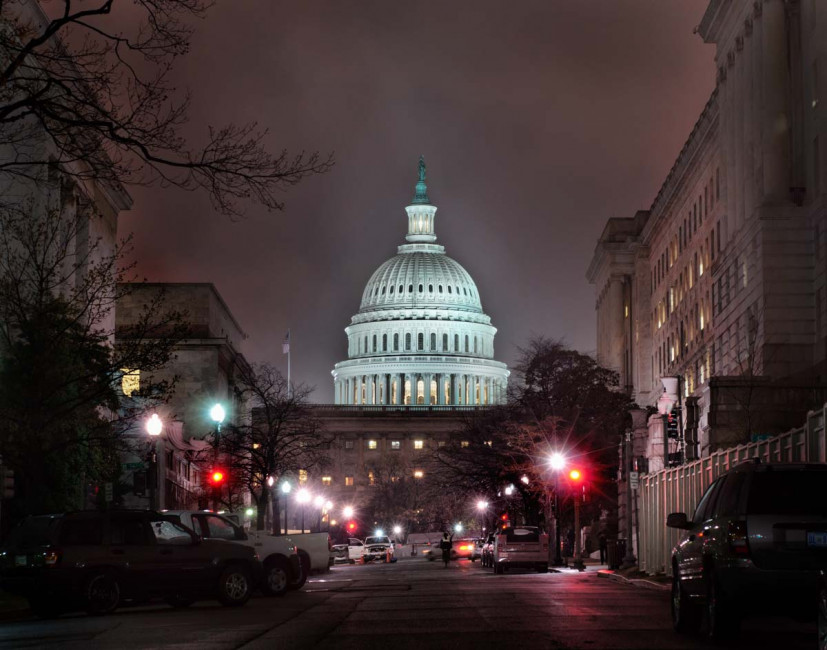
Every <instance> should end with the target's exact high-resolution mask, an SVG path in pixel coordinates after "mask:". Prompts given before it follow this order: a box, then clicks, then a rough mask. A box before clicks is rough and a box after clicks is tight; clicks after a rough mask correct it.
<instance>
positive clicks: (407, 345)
mask: <svg viewBox="0 0 827 650" xmlns="http://www.w3.org/2000/svg"><path fill="white" fill-rule="evenodd" d="M405 349H406V350H410V349H411V333H410V332H408V333H407V334H405Z"/></svg>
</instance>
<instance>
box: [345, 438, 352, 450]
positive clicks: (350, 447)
mask: <svg viewBox="0 0 827 650" xmlns="http://www.w3.org/2000/svg"><path fill="white" fill-rule="evenodd" d="M345 449H353V440H345Z"/></svg>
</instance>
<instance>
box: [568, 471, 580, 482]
mask: <svg viewBox="0 0 827 650" xmlns="http://www.w3.org/2000/svg"><path fill="white" fill-rule="evenodd" d="M569 478H570V479H571V480H572V481H579V480H580V479H582V478H583V475H582V474H581V473H580V470H579V469H573V470H571V471H570V472H569Z"/></svg>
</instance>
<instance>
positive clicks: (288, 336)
mask: <svg viewBox="0 0 827 650" xmlns="http://www.w3.org/2000/svg"><path fill="white" fill-rule="evenodd" d="M291 338H292V337H291V336H290V328H289V327H288V328H287V341H288V343H287V397H292V395H293V386H292V384H291V383H290V352H291V350H290V348H291V347H292V346H291V345H290V343H292V341H291V340H290V339H291Z"/></svg>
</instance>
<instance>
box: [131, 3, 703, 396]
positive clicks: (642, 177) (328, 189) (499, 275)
mask: <svg viewBox="0 0 827 650" xmlns="http://www.w3.org/2000/svg"><path fill="white" fill-rule="evenodd" d="M706 5H707V2H706V1H705V0H649V1H643V0H600V1H598V0H567V1H565V2H564V1H551V0H538V1H517V2H502V1H501V0H500V1H495V0H462V1H458V0H450V1H449V0H419V1H418V2H403V1H401V0H392V1H389V0H374V1H368V0H352V1H350V2H342V1H341V0H301V1H299V0H296V1H294V2H280V1H276V0H267V1H262V0H232V1H231V2H219V3H218V6H216V7H215V8H214V9H213V10H212V11H211V12H210V14H209V15H208V17H207V18H206V19H204V20H203V21H199V22H198V24H197V25H196V27H197V31H196V34H195V36H194V38H193V43H192V45H193V47H192V51H191V53H190V54H189V55H188V56H186V57H185V58H183V59H181V60H180V62H179V64H178V66H177V68H176V79H177V80H179V83H180V86H181V88H182V89H183V88H184V87H189V88H190V90H191V92H192V100H193V110H192V112H191V122H190V125H189V127H188V128H187V130H186V133H185V135H186V136H187V137H188V138H190V139H191V141H193V142H197V141H198V140H199V138H203V137H204V135H205V133H206V127H207V125H215V126H220V125H222V124H224V123H226V122H239V123H240V122H247V121H256V122H258V123H259V124H260V125H261V126H262V127H266V128H268V129H269V131H270V135H269V137H268V144H269V145H270V146H271V147H272V149H273V150H275V151H279V150H281V149H282V148H287V149H288V150H289V151H291V152H298V151H300V150H302V149H304V150H308V151H314V150H319V151H320V152H323V153H328V152H333V153H334V154H335V159H336V165H335V167H334V168H333V170H332V171H331V172H329V173H328V174H325V175H323V176H317V177H313V178H309V179H307V180H305V181H304V182H302V184H301V185H299V186H297V187H295V188H292V189H290V190H289V191H287V192H285V194H284V196H283V199H284V201H285V204H286V207H285V210H284V212H274V213H267V212H266V211H265V210H263V209H259V208H253V209H251V210H249V211H248V213H247V215H246V217H245V218H244V219H242V220H239V221H231V220H230V219H228V218H227V217H224V216H222V215H220V214H217V213H215V212H214V211H213V210H212V209H211V206H210V203H209V200H208V199H207V197H206V196H205V195H204V194H199V193H187V192H181V191H177V190H169V189H161V188H132V189H130V192H131V194H132V195H133V197H134V199H135V206H134V209H133V210H132V211H131V212H130V213H126V214H125V215H124V216H123V217H122V219H121V222H120V230H121V233H122V234H127V233H129V232H134V235H135V255H136V258H137V261H138V272H139V273H140V274H141V276H144V277H146V278H147V279H149V280H151V281H155V282H213V283H214V284H215V285H216V287H217V288H218V290H219V292H220V293H221V295H222V296H223V298H224V300H225V301H226V303H227V304H228V306H229V307H230V309H231V310H232V312H233V314H234V315H235V317H236V319H237V320H238V321H239V322H240V323H241V325H242V327H243V328H244V330H245V331H246V333H247V334H248V336H249V338H248V340H247V341H246V343H245V348H244V350H243V351H244V353H245V355H246V356H247V358H248V359H249V360H250V361H270V362H274V363H276V364H278V365H279V366H280V367H282V368H283V369H286V357H285V356H283V355H282V353H281V342H282V339H283V337H284V333H285V331H286V330H287V328H288V327H289V328H291V330H292V334H293V346H292V352H293V354H292V379H293V381H294V382H304V383H306V384H309V385H311V386H315V387H316V391H315V392H314V394H313V397H312V399H313V401H316V402H332V400H333V385H332V380H331V376H330V370H331V369H332V367H333V364H334V363H336V362H337V361H340V360H343V359H344V358H345V357H346V354H347V349H346V337H345V334H344V331H343V328H344V327H345V326H346V325H348V324H349V322H350V317H351V316H352V315H353V314H354V313H355V312H356V311H357V310H358V308H359V303H360V300H361V296H362V291H363V289H364V286H365V284H366V283H367V281H368V279H369V278H370V276H371V274H372V273H373V271H374V270H375V269H376V268H377V267H378V266H379V265H380V264H381V263H382V262H383V261H385V260H386V259H388V258H389V257H391V256H393V255H394V254H395V253H396V247H397V245H399V244H401V243H404V235H405V232H406V230H407V220H406V216H405V211H404V207H405V206H406V205H408V204H409V203H410V202H411V200H412V198H413V191H414V184H415V182H416V175H417V161H418V158H419V155H420V154H424V155H425V158H426V162H427V165H428V193H429V196H430V198H431V201H432V203H434V204H435V205H436V206H437V207H438V208H439V209H438V211H437V218H436V232H437V236H438V243H440V244H443V245H444V246H445V247H446V252H447V254H448V255H450V256H451V257H453V258H455V259H456V260H457V261H459V262H460V263H461V264H462V265H463V266H464V267H465V268H466V269H467V270H468V272H469V273H470V274H471V276H472V277H473V278H474V280H475V282H476V284H477V287H478V289H479V292H480V295H481V296H482V303H483V308H484V310H485V311H486V313H487V314H489V315H490V316H491V318H492V322H493V324H494V325H495V326H496V327H497V328H498V329H499V332H498V334H497V336H496V339H495V350H496V358H497V359H498V360H501V361H505V362H506V363H509V364H510V363H511V362H512V361H513V359H514V358H515V356H516V354H517V352H518V346H521V345H524V344H525V343H526V341H527V340H528V339H529V338H530V337H532V336H534V335H540V334H542V335H546V336H550V337H554V338H562V339H564V340H565V341H566V342H567V343H568V344H569V345H570V346H572V347H575V348H577V349H579V350H583V351H587V352H591V351H594V349H595V345H596V343H595V326H596V321H595V313H594V288H593V287H591V286H590V285H588V284H587V282H586V280H585V272H586V268H587V266H588V264H589V261H590V259H591V256H592V253H593V251H594V246H595V243H596V240H597V237H598V236H599V234H600V232H601V230H602V228H603V225H604V224H605V221H606V219H607V218H609V217H628V216H632V215H633V214H634V212H635V210H637V209H641V208H643V209H645V208H648V207H649V206H650V205H651V202H652V200H653V198H654V197H655V195H656V194H657V192H658V189H659V188H660V185H661V183H662V182H663V180H664V179H665V177H666V174H667V173H668V171H669V169H670V168H671V166H672V164H673V162H674V161H675V158H676V156H677V154H678V152H679V151H680V148H681V146H682V145H683V143H684V141H685V140H686V138H687V136H688V135H689V132H690V131H691V129H692V126H693V124H694V123H695V120H696V119H697V117H698V115H699V114H700V111H701V109H702V108H703V106H704V104H705V103H706V101H707V99H708V97H709V94H710V92H711V91H712V88H713V84H714V66H713V56H714V49H713V46H711V45H706V44H704V43H703V42H702V41H701V39H700V37H699V36H697V35H696V34H693V29H694V28H695V26H696V25H697V24H698V23H699V22H700V19H701V17H702V15H703V12H704V9H705V8H706Z"/></svg>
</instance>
